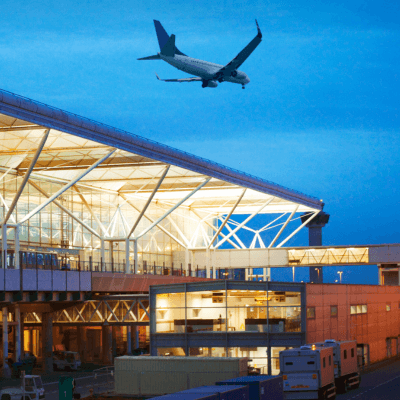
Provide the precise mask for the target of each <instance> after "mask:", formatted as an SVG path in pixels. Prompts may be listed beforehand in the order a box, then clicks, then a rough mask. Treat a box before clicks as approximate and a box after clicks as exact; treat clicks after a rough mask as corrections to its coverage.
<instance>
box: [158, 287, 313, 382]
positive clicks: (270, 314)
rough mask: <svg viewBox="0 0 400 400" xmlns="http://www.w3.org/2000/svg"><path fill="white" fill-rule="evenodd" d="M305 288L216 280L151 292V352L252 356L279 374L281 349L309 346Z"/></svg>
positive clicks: (263, 367) (259, 365)
mask: <svg viewBox="0 0 400 400" xmlns="http://www.w3.org/2000/svg"><path fill="white" fill-rule="evenodd" d="M304 288H305V286H304V284H290V283H281V284H276V283H274V282H251V281H250V282H249V281H247V282H235V281H214V282H199V283H187V284H181V285H163V286H152V287H151V288H150V304H151V306H150V309H151V312H152V315H151V318H150V320H151V323H150V324H151V325H150V343H151V354H153V355H173V356H179V355H180V356H197V357H248V358H250V359H252V360H253V361H252V362H251V364H250V365H252V366H253V367H254V368H257V369H260V371H261V373H273V374H275V373H279V351H281V350H283V349H286V348H291V347H296V346H299V345H301V344H303V343H304V342H305V318H306V307H305V292H304Z"/></svg>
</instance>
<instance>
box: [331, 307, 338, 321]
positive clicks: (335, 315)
mask: <svg viewBox="0 0 400 400" xmlns="http://www.w3.org/2000/svg"><path fill="white" fill-rule="evenodd" d="M335 308H336V314H332V309H335ZM338 311H339V309H338V306H337V305H336V306H331V318H337V317H338Z"/></svg>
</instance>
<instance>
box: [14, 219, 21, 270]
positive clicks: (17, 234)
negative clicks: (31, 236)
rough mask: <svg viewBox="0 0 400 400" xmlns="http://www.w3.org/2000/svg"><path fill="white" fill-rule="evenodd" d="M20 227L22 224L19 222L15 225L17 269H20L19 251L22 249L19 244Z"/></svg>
mask: <svg viewBox="0 0 400 400" xmlns="http://www.w3.org/2000/svg"><path fill="white" fill-rule="evenodd" d="M19 229H20V226H19V225H18V224H17V226H16V227H15V241H14V243H15V269H20V268H21V266H20V261H21V260H20V256H19V254H20V253H19V251H20V245H19Z"/></svg>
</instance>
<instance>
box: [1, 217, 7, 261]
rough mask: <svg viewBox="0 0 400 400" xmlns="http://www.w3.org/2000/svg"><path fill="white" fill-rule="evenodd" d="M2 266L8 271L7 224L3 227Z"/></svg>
mask: <svg viewBox="0 0 400 400" xmlns="http://www.w3.org/2000/svg"><path fill="white" fill-rule="evenodd" d="M1 254H2V257H1V266H2V267H3V268H4V269H7V224H4V225H2V227H1Z"/></svg>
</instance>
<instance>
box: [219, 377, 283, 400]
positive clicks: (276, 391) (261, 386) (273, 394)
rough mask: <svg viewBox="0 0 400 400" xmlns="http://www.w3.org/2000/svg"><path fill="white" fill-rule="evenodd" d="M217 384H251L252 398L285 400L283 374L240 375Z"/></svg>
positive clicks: (256, 399)
mask: <svg viewBox="0 0 400 400" xmlns="http://www.w3.org/2000/svg"><path fill="white" fill-rule="evenodd" d="M216 384H217V385H222V386H223V385H249V396H250V399H251V400H283V399H284V396H283V379H282V376H270V375H253V376H240V377H239V378H233V379H228V380H226V381H221V382H217V383H216Z"/></svg>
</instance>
